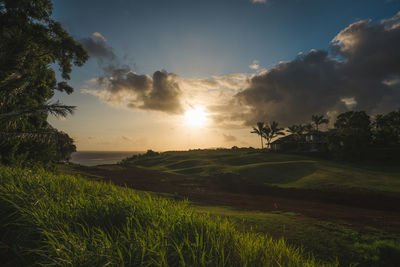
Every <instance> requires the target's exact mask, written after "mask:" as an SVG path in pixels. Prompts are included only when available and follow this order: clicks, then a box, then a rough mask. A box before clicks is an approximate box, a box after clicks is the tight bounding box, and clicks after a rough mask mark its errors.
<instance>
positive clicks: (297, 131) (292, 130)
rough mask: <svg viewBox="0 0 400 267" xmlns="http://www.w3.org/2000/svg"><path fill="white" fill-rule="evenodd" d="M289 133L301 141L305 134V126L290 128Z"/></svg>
mask: <svg viewBox="0 0 400 267" xmlns="http://www.w3.org/2000/svg"><path fill="white" fill-rule="evenodd" d="M287 131H288V132H289V133H291V134H293V135H294V139H295V140H296V141H300V139H301V137H302V135H303V134H304V132H305V126H304V125H302V124H299V125H296V124H294V125H292V126H289V127H288V129H287Z"/></svg>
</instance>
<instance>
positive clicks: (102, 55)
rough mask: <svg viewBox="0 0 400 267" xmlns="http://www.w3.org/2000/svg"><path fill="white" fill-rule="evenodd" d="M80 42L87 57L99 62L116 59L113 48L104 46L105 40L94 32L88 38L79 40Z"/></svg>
mask: <svg viewBox="0 0 400 267" xmlns="http://www.w3.org/2000/svg"><path fill="white" fill-rule="evenodd" d="M80 42H81V44H82V45H83V47H84V48H85V50H86V51H87V52H88V54H89V56H91V57H94V58H97V59H98V60H99V62H103V61H104V60H115V59H116V58H117V57H116V55H115V54H114V50H113V48H112V47H111V46H108V45H107V44H106V39H105V38H104V36H102V35H101V34H100V33H98V32H94V33H93V34H92V36H90V37H87V38H83V39H81V40H80Z"/></svg>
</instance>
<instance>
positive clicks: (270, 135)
mask: <svg viewBox="0 0 400 267" xmlns="http://www.w3.org/2000/svg"><path fill="white" fill-rule="evenodd" d="M278 125H279V124H278V122H276V121H272V122H271V123H267V125H266V126H265V127H264V129H263V133H264V138H265V140H266V141H267V147H268V148H271V141H272V139H274V138H275V137H277V136H278V135H285V133H284V132H283V128H279V127H278Z"/></svg>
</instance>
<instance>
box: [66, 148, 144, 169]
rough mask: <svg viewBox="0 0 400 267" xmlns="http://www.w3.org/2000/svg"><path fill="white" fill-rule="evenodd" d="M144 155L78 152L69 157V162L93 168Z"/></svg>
mask: <svg viewBox="0 0 400 267" xmlns="http://www.w3.org/2000/svg"><path fill="white" fill-rule="evenodd" d="M139 153H144V152H141V151H78V152H74V153H72V155H71V160H70V162H72V163H76V164H80V165H85V166H95V165H102V164H115V163H118V162H119V161H121V160H122V159H124V158H127V157H130V156H132V155H136V154H139Z"/></svg>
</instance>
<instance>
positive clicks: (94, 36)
mask: <svg viewBox="0 0 400 267" xmlns="http://www.w3.org/2000/svg"><path fill="white" fill-rule="evenodd" d="M92 37H93V38H98V39H101V40H103V41H104V42H105V41H107V40H106V38H104V36H103V35H101V33H99V32H94V33H93V34H92Z"/></svg>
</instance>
